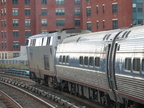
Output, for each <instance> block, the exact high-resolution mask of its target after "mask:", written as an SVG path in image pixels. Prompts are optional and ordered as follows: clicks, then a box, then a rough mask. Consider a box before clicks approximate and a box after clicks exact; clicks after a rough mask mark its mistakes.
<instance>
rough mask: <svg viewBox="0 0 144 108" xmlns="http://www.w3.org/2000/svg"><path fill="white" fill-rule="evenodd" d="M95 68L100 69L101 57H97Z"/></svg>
mask: <svg viewBox="0 0 144 108" xmlns="http://www.w3.org/2000/svg"><path fill="white" fill-rule="evenodd" d="M95 66H96V67H100V58H99V57H95Z"/></svg>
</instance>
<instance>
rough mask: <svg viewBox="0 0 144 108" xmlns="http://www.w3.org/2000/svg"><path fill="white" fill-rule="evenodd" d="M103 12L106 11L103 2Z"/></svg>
mask: <svg viewBox="0 0 144 108" xmlns="http://www.w3.org/2000/svg"><path fill="white" fill-rule="evenodd" d="M102 12H103V13H105V4H103V7H102Z"/></svg>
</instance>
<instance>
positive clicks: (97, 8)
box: [96, 5, 99, 14]
mask: <svg viewBox="0 0 144 108" xmlns="http://www.w3.org/2000/svg"><path fill="white" fill-rule="evenodd" d="M96 13H97V14H98V13H99V7H98V5H97V6H96Z"/></svg>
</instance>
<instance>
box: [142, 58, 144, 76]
mask: <svg viewBox="0 0 144 108" xmlns="http://www.w3.org/2000/svg"><path fill="white" fill-rule="evenodd" d="M142 74H144V59H142Z"/></svg>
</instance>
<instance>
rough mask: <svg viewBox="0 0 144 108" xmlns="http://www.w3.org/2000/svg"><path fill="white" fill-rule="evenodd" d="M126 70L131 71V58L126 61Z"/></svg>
mask: <svg viewBox="0 0 144 108" xmlns="http://www.w3.org/2000/svg"><path fill="white" fill-rule="evenodd" d="M125 69H126V70H131V58H126V59H125Z"/></svg>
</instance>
